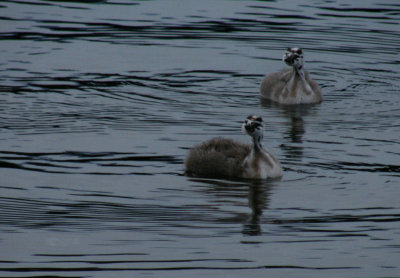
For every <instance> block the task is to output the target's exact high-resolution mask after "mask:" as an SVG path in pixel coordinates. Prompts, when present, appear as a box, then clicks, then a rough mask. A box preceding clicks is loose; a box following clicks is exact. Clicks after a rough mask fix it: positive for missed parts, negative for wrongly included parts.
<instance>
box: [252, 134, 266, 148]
mask: <svg viewBox="0 0 400 278" xmlns="http://www.w3.org/2000/svg"><path fill="white" fill-rule="evenodd" d="M262 139H263V136H262V135H259V136H253V147H252V148H253V150H254V151H256V152H259V151H262V150H263V149H264V148H263V145H262Z"/></svg>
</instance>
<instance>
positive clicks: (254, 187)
mask: <svg viewBox="0 0 400 278" xmlns="http://www.w3.org/2000/svg"><path fill="white" fill-rule="evenodd" d="M269 189H270V187H269V186H268V185H267V186H263V184H261V183H253V184H251V185H249V193H248V199H249V207H250V208H251V216H250V218H249V220H248V222H247V223H245V224H244V226H243V231H242V233H243V234H245V235H251V236H255V235H259V234H261V225H260V216H261V215H262V212H263V209H266V208H267V207H268V202H269V192H268V191H269Z"/></svg>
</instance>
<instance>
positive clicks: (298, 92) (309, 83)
mask: <svg viewBox="0 0 400 278" xmlns="http://www.w3.org/2000/svg"><path fill="white" fill-rule="evenodd" d="M282 59H283V61H284V62H285V63H286V64H287V65H288V66H290V67H292V68H286V69H283V70H281V71H280V72H276V73H272V74H270V75H267V76H266V77H264V79H263V80H262V82H261V86H260V93H261V96H262V97H263V98H265V99H269V100H272V101H274V102H278V103H281V104H312V103H319V102H321V101H322V94H321V90H320V88H319V86H318V84H317V82H315V81H314V80H312V79H311V78H310V74H309V73H308V72H307V71H306V70H305V69H304V61H303V50H302V49H301V48H297V47H290V48H288V49H287V50H286V52H285V54H284V55H283V58H282Z"/></svg>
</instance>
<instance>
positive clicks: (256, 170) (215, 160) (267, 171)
mask: <svg viewBox="0 0 400 278" xmlns="http://www.w3.org/2000/svg"><path fill="white" fill-rule="evenodd" d="M262 123H263V121H262V118H261V117H258V116H254V115H251V116H248V117H247V119H246V120H245V122H244V124H243V125H242V130H243V132H245V133H246V134H248V135H249V136H250V137H251V138H252V144H243V143H239V142H235V141H234V140H231V139H227V138H222V137H216V138H213V139H211V140H209V141H206V142H203V143H201V144H199V145H197V146H194V147H193V148H192V149H191V150H190V152H189V154H188V156H187V158H186V160H185V167H186V174H187V175H189V176H196V177H215V178H249V179H266V178H277V177H280V176H282V168H281V165H280V162H279V161H278V159H277V158H276V157H275V156H274V155H272V154H271V153H269V152H268V151H267V150H266V149H265V148H264V147H263V145H262V143H261V141H262V139H263V132H262V128H263V124H262Z"/></svg>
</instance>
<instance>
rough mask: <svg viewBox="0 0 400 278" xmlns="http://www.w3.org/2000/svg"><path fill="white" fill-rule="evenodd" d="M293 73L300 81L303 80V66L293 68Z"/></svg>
mask: <svg viewBox="0 0 400 278" xmlns="http://www.w3.org/2000/svg"><path fill="white" fill-rule="evenodd" d="M293 73H294V74H295V75H296V76H300V78H301V79H302V80H305V73H304V66H303V65H298V66H293Z"/></svg>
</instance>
